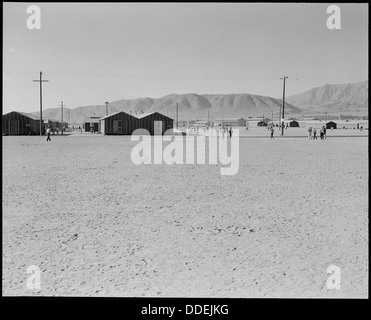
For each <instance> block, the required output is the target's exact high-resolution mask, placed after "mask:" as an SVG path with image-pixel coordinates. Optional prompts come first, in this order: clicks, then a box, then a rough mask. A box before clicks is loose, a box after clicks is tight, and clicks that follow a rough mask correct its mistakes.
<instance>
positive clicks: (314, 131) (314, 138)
mask: <svg viewBox="0 0 371 320" xmlns="http://www.w3.org/2000/svg"><path fill="white" fill-rule="evenodd" d="M313 140H317V129H316V128H314V129H313Z"/></svg>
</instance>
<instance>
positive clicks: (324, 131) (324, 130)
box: [323, 126, 326, 140]
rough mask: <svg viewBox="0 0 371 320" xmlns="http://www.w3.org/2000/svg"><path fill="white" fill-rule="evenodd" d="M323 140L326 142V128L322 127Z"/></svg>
mask: <svg viewBox="0 0 371 320" xmlns="http://www.w3.org/2000/svg"><path fill="white" fill-rule="evenodd" d="M323 139H325V140H326V127H325V126H323Z"/></svg>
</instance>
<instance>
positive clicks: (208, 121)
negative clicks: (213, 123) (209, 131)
mask: <svg viewBox="0 0 371 320" xmlns="http://www.w3.org/2000/svg"><path fill="white" fill-rule="evenodd" d="M209 123H210V120H209V110H207V126H209Z"/></svg>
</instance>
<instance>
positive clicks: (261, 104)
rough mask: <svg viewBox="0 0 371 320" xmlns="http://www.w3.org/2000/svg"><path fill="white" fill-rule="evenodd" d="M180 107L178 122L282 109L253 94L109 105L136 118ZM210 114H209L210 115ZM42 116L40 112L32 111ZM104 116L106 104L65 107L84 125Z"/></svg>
mask: <svg viewBox="0 0 371 320" xmlns="http://www.w3.org/2000/svg"><path fill="white" fill-rule="evenodd" d="M177 104H178V106H179V108H178V109H179V120H188V119H191V120H197V119H207V117H208V116H209V117H210V118H213V119H216V118H218V119H221V118H222V117H224V118H241V117H244V118H247V117H249V116H253V117H256V116H265V117H271V115H272V111H273V113H274V115H275V116H276V117H278V113H279V110H280V105H281V101H280V100H279V99H275V98H271V97H265V96H259V95H253V94H246V93H242V94H204V95H198V94H195V93H188V94H170V95H167V96H164V97H161V98H158V99H153V98H138V99H122V100H118V101H114V102H111V103H110V104H109V113H114V112H117V111H124V112H127V113H131V114H133V115H135V113H136V112H137V113H139V112H142V111H143V112H145V113H147V112H154V111H157V112H160V113H162V114H164V115H167V116H169V117H170V118H175V113H176V105H177ZM285 110H287V112H288V113H291V114H300V113H301V110H300V109H298V108H296V107H294V106H292V105H290V104H288V103H287V104H285ZM208 113H209V114H208ZM33 114H35V115H39V112H33ZM93 115H94V116H104V115H105V105H90V106H84V107H77V108H74V109H68V108H63V119H64V120H65V121H68V122H70V123H82V122H84V121H85V120H87V119H89V118H90V116H93ZM43 117H48V118H54V119H60V118H61V109H60V108H53V109H45V110H43Z"/></svg>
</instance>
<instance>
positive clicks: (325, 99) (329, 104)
mask: <svg viewBox="0 0 371 320" xmlns="http://www.w3.org/2000/svg"><path fill="white" fill-rule="evenodd" d="M286 101H287V102H289V103H291V104H292V105H295V106H296V107H298V108H299V109H308V110H312V111H316V110H318V111H320V112H326V111H327V112H334V111H338V112H342V111H347V112H359V111H368V80H365V81H360V82H356V83H345V84H325V85H323V86H321V87H317V88H313V89H311V90H308V91H306V92H303V93H300V94H296V95H293V96H290V97H287V99H286Z"/></svg>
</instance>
